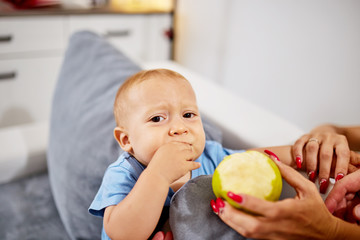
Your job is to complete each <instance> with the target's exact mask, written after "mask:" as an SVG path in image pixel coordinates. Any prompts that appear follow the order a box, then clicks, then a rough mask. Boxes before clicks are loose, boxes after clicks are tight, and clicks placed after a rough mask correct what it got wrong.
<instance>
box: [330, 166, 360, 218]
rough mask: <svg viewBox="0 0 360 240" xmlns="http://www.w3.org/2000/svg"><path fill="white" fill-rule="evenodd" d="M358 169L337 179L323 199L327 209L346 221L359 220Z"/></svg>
mask: <svg viewBox="0 0 360 240" xmlns="http://www.w3.org/2000/svg"><path fill="white" fill-rule="evenodd" d="M359 191H360V171H356V172H354V173H351V174H349V175H347V176H345V177H344V178H343V179H341V180H340V181H338V182H337V183H336V184H335V185H334V187H333V189H332V190H331V191H330V193H329V195H328V196H327V198H326V200H325V204H326V206H327V208H328V209H329V211H330V212H331V213H333V214H334V215H335V216H337V217H339V218H341V219H344V220H346V221H348V222H356V223H357V224H359V220H360V204H359V203H360V196H359Z"/></svg>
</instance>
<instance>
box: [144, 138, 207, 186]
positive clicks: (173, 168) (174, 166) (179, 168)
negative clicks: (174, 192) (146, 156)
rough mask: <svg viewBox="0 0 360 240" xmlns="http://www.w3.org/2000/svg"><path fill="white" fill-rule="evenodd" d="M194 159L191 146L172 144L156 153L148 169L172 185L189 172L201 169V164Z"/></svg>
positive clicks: (166, 145)
mask: <svg viewBox="0 0 360 240" xmlns="http://www.w3.org/2000/svg"><path fill="white" fill-rule="evenodd" d="M194 158H195V156H194V151H193V148H192V146H191V145H189V144H186V143H181V142H170V143H167V144H164V145H163V146H161V147H160V148H159V149H158V150H157V151H156V153H155V154H154V156H153V158H152V159H151V161H150V163H149V165H148V167H147V168H148V169H149V170H150V169H151V171H152V172H153V173H157V174H159V175H160V176H162V177H164V178H165V180H166V181H167V182H168V183H169V185H170V184H171V183H173V182H175V181H176V180H178V179H179V178H181V177H182V176H184V175H185V174H186V173H188V172H189V171H191V170H194V169H197V168H199V167H200V163H198V162H194V160H195V159H194Z"/></svg>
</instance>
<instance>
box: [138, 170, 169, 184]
mask: <svg viewBox="0 0 360 240" xmlns="http://www.w3.org/2000/svg"><path fill="white" fill-rule="evenodd" d="M142 174H144V175H145V176H146V178H147V181H152V182H153V183H154V184H156V185H164V186H166V187H169V186H170V184H171V183H172V181H171V180H170V179H168V178H167V177H166V176H165V175H164V174H163V173H161V172H160V171H152V170H151V169H149V168H146V169H145V170H144V171H143V173H142Z"/></svg>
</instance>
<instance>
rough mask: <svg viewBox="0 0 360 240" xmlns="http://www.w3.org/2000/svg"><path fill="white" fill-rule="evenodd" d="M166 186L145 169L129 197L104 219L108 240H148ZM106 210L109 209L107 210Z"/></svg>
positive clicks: (166, 190) (160, 207) (164, 182)
mask: <svg viewBox="0 0 360 240" xmlns="http://www.w3.org/2000/svg"><path fill="white" fill-rule="evenodd" d="M168 191H169V184H168V183H167V182H166V181H164V180H163V178H161V176H156V175H155V174H152V173H150V172H149V171H147V170H145V171H144V172H143V173H142V174H141V175H140V177H139V179H138V181H137V182H136V184H135V186H134V188H133V189H132V190H131V192H130V193H129V195H128V196H127V197H126V198H125V199H124V200H123V201H121V202H120V203H119V204H118V205H116V206H114V207H112V208H110V209H109V210H111V211H109V212H108V214H107V213H105V217H104V227H105V231H106V233H107V234H108V236H109V237H110V238H111V239H127V238H128V237H129V236H131V239H147V238H148V237H149V236H150V235H151V233H152V232H153V231H154V229H155V227H156V224H157V223H158V221H159V218H160V215H161V211H162V208H163V206H164V202H165V200H166V197H167V194H168ZM106 210H108V209H106Z"/></svg>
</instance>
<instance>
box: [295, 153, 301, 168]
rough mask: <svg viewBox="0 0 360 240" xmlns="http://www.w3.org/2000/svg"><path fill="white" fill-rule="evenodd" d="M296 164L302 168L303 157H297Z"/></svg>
mask: <svg viewBox="0 0 360 240" xmlns="http://www.w3.org/2000/svg"><path fill="white" fill-rule="evenodd" d="M296 166H297V168H299V169H300V168H301V157H299V156H297V157H296Z"/></svg>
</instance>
